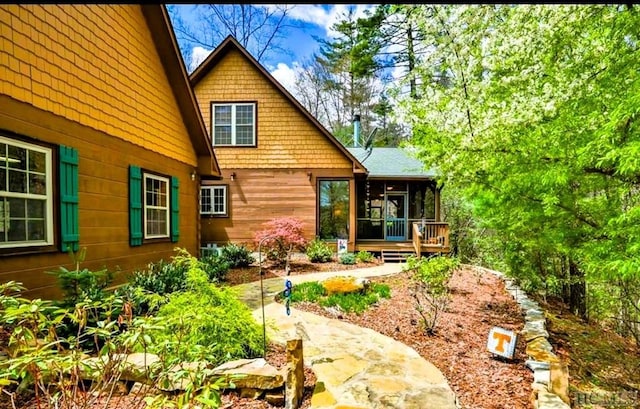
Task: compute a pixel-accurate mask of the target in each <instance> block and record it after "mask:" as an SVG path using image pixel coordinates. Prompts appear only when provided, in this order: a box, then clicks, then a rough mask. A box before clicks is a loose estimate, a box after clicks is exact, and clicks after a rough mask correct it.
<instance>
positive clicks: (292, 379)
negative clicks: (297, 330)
mask: <svg viewBox="0 0 640 409" xmlns="http://www.w3.org/2000/svg"><path fill="white" fill-rule="evenodd" d="M303 393H304V358H303V356H302V339H299V338H298V339H290V340H288V341H287V381H286V382H285V393H284V400H285V402H284V406H285V408H286V409H298V407H300V404H301V403H302V395H303Z"/></svg>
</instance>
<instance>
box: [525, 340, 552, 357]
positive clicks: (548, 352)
mask: <svg viewBox="0 0 640 409" xmlns="http://www.w3.org/2000/svg"><path fill="white" fill-rule="evenodd" d="M526 354H527V355H528V356H529V357H530V358H531V359H533V360H534V361H541V362H549V363H551V362H559V361H560V360H559V359H558V357H557V356H556V354H554V353H553V347H552V346H551V344H550V343H549V341H548V340H547V338H536V339H534V340H532V341H530V342H528V343H527V348H526Z"/></svg>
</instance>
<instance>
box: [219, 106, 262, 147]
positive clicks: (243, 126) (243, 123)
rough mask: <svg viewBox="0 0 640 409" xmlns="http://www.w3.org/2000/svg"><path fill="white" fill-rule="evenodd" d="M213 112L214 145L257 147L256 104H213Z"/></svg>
mask: <svg viewBox="0 0 640 409" xmlns="http://www.w3.org/2000/svg"><path fill="white" fill-rule="evenodd" d="M211 112H212V122H213V123H212V127H211V128H212V129H213V144H214V145H217V146H220V145H222V146H224V145H229V146H255V144H256V130H255V123H256V110H255V104H254V103H244V104H212V105H211Z"/></svg>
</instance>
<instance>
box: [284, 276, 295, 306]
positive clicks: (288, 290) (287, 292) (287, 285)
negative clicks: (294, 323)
mask: <svg viewBox="0 0 640 409" xmlns="http://www.w3.org/2000/svg"><path fill="white" fill-rule="evenodd" d="M292 288H293V284H291V281H290V280H287V281H285V282H284V298H285V308H286V311H287V315H291V307H290V305H291V289H292Z"/></svg>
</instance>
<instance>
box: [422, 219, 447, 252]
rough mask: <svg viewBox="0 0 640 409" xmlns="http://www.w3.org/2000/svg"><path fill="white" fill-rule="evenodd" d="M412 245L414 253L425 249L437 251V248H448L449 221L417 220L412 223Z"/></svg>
mask: <svg viewBox="0 0 640 409" xmlns="http://www.w3.org/2000/svg"><path fill="white" fill-rule="evenodd" d="M413 247H414V249H415V251H416V255H417V256H418V257H420V254H421V253H422V252H423V251H424V250H426V251H428V252H437V250H438V249H439V248H443V249H447V252H448V249H449V223H442V222H424V223H423V222H417V223H413Z"/></svg>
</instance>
